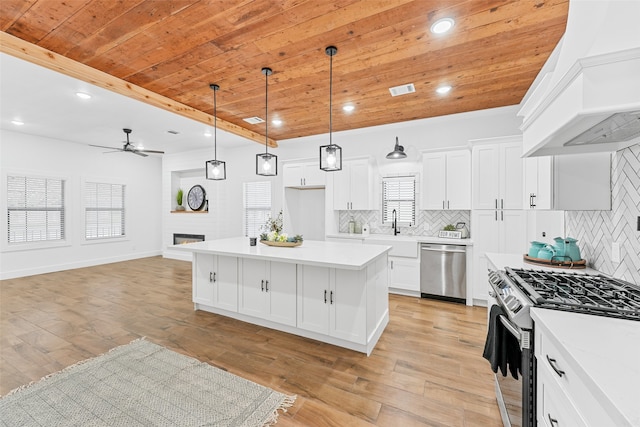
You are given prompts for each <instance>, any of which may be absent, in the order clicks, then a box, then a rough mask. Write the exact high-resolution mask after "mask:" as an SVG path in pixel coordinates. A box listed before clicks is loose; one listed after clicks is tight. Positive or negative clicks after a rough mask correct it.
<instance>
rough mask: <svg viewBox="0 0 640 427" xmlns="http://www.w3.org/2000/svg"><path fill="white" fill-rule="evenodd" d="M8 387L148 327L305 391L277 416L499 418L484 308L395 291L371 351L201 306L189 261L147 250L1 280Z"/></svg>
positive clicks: (174, 343)
mask: <svg viewBox="0 0 640 427" xmlns="http://www.w3.org/2000/svg"><path fill="white" fill-rule="evenodd" d="M0 304H1V305H0V310H1V312H0V333H1V341H0V362H1V364H0V394H1V395H4V394H6V393H8V392H9V391H10V390H12V389H13V388H15V387H18V386H21V385H23V384H27V383H29V382H31V381H34V380H38V379H40V378H41V377H43V376H45V375H48V374H50V373H52V372H56V371H58V370H60V369H62V368H64V367H66V366H68V365H71V364H73V363H76V362H78V361H80V360H83V359H86V358H89V357H93V356H97V355H99V354H102V353H104V352H106V351H108V350H109V349H111V348H113V347H116V346H118V345H122V344H127V343H128V342H130V341H132V340H134V339H136V338H139V337H142V336H146V337H147V339H148V340H150V341H152V342H155V343H157V344H160V345H163V346H165V347H167V348H169V349H172V350H174V351H177V352H180V353H183V354H186V355H189V356H192V357H195V358H197V359H199V360H201V361H205V362H208V363H210V364H211V365H214V366H217V367H219V368H222V369H226V370H228V371H229V372H232V373H234V374H236V375H239V376H242V377H244V378H247V379H249V380H252V381H255V382H257V383H260V384H263V385H265V386H268V387H271V388H273V389H276V390H278V391H281V392H283V393H287V394H296V395H297V396H298V399H297V400H296V403H295V405H294V406H293V407H292V408H290V410H289V411H288V412H287V413H286V414H283V415H281V416H280V420H279V422H278V426H280V427H282V426H285V427H286V426H359V425H379V426H418V425H426V426H496V427H498V426H501V425H502V424H501V422H500V414H499V411H498V407H497V404H496V401H495V395H494V389H493V381H492V373H491V370H490V368H489V365H488V362H487V361H486V360H484V359H483V358H482V349H483V346H484V340H485V337H486V320H485V319H486V309H484V308H480V307H466V306H464V305H460V304H453V303H447V302H440V301H432V300H425V299H418V298H410V297H403V296H395V295H391V296H390V304H389V305H390V322H389V325H388V326H387V328H386V330H385V332H384V334H383V335H382V337H381V339H380V341H379V342H378V345H377V346H376V348H375V349H374V351H373V353H372V354H371V356H370V357H367V356H365V355H364V354H361V353H356V352H353V351H350V350H345V349H342V348H338V347H335V346H332V345H329V344H323V343H319V342H316V341H313V340H309V339H306V338H300V337H296V336H293V335H289V334H286V333H282V332H277V331H273V330H270V329H265V328H263V327H259V326H255V325H250V324H247V323H243V322H240V321H236V320H232V319H228V318H225V317H222V316H218V315H214V314H211V313H205V312H201V311H194V310H193V304H192V303H191V263H189V262H184V261H176V260H169V259H163V258H161V257H152V258H145V259H140V260H134V261H127V262H120V263H114V264H108V265H103V266H97V267H90V268H82V269H76V270H69V271H64V272H59V273H50V274H42V275H38V276H31V277H26V278H20V279H11V280H4V281H1V282H0Z"/></svg>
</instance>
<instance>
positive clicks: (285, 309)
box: [238, 258, 296, 326]
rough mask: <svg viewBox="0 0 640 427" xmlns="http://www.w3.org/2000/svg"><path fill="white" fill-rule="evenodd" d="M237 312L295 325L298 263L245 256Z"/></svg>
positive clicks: (242, 263) (242, 261) (242, 264)
mask: <svg viewBox="0 0 640 427" xmlns="http://www.w3.org/2000/svg"><path fill="white" fill-rule="evenodd" d="M240 272H241V277H240V290H239V294H240V296H239V298H240V301H239V307H238V311H239V312H240V313H242V314H247V315H250V316H254V317H259V318H263V319H267V320H272V321H274V322H278V323H282V324H285V325H290V326H295V325H296V264H292V263H283V262H269V261H263V260H257V259H250V258H243V259H242V260H241V269H240Z"/></svg>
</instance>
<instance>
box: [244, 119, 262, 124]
mask: <svg viewBox="0 0 640 427" xmlns="http://www.w3.org/2000/svg"><path fill="white" fill-rule="evenodd" d="M242 120H244V121H245V122H247V123H249V124H252V125H257V124H258V123H264V120H262V119H261V118H260V117H247V118H246V119H242Z"/></svg>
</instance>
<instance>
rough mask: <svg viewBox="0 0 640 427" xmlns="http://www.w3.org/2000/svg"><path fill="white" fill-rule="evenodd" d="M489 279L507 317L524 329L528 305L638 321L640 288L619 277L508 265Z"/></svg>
mask: <svg viewBox="0 0 640 427" xmlns="http://www.w3.org/2000/svg"><path fill="white" fill-rule="evenodd" d="M489 279H490V280H489V282H490V283H491V286H492V287H493V289H494V292H495V293H496V294H497V297H498V298H497V299H498V300H500V301H501V305H502V306H503V308H504V309H505V310H506V311H507V313H508V315H509V318H510V319H511V320H512V321H514V323H516V324H518V326H520V327H521V328H524V329H530V328H531V320H530V314H529V309H530V308H531V307H541V308H548V309H553V310H563V311H570V312H576V313H585V314H592V315H598V316H607V317H615V318H620V319H628V320H637V321H640V287H639V286H636V285H634V284H632V283H628V282H625V281H623V280H619V279H614V278H611V277H606V276H603V275H587V274H578V273H575V272H566V271H557V272H555V271H542V270H528V269H527V270H525V269H519V268H509V267H507V268H506V269H505V271H497V272H492V273H491V274H490V277H489ZM527 318H528V319H527Z"/></svg>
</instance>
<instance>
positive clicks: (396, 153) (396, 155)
mask: <svg viewBox="0 0 640 427" xmlns="http://www.w3.org/2000/svg"><path fill="white" fill-rule="evenodd" d="M406 157H407V153H405V152H404V147H403V146H402V145H400V143H399V142H398V137H397V136H396V145H395V147H393V151H392V152H390V153H389V154H387V159H391V160H396V159H404V158H406Z"/></svg>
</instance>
